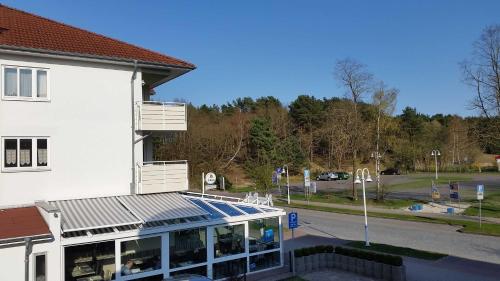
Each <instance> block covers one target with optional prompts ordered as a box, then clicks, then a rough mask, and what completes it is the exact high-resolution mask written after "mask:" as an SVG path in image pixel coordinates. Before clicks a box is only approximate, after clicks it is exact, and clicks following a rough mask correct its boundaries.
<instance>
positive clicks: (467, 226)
mask: <svg viewBox="0 0 500 281" xmlns="http://www.w3.org/2000/svg"><path fill="white" fill-rule="evenodd" d="M275 205H277V206H283V207H285V206H286V207H291V208H298V209H309V210H315V211H323V212H332V213H339V214H349V215H359V216H362V215H363V211H361V210H349V209H342V208H332V207H323V206H313V205H305V204H295V203H293V204H290V205H288V204H286V203H284V202H279V201H277V202H275ZM368 216H370V217H377V218H385V219H397V220H404V221H416V222H427V223H438V224H448V225H456V226H461V227H462V228H461V229H460V230H459V231H460V232H464V233H473V234H483V235H492V236H500V224H492V223H483V224H482V227H481V228H479V222H476V221H466V220H459V219H451V218H450V219H446V218H428V217H421V216H412V215H401V214H387V213H377V212H369V213H368Z"/></svg>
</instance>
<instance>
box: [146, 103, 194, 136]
mask: <svg viewBox="0 0 500 281" xmlns="http://www.w3.org/2000/svg"><path fill="white" fill-rule="evenodd" d="M136 130H140V131H186V130H187V114H186V104H184V103H178V102H158V101H144V102H139V103H137V107H136Z"/></svg>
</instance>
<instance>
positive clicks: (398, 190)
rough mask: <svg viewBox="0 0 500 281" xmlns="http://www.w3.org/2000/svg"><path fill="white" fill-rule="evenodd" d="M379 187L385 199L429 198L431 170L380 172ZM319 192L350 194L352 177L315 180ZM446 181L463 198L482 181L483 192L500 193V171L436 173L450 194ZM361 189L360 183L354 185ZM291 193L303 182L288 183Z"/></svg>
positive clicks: (370, 186) (371, 186) (370, 188)
mask: <svg viewBox="0 0 500 281" xmlns="http://www.w3.org/2000/svg"><path fill="white" fill-rule="evenodd" d="M380 177H381V179H380V181H381V186H383V188H384V192H385V194H386V198H397V199H416V200H427V199H430V192H431V186H432V181H433V180H434V173H418V174H409V175H381V176H380ZM372 179H373V182H367V183H366V188H367V196H368V197H369V198H374V197H375V189H376V179H375V177H374V176H372ZM314 181H315V182H316V187H317V191H318V192H328V193H342V192H345V193H346V194H347V193H350V190H351V188H352V180H351V179H349V180H338V181H316V180H315V178H314ZM449 182H458V183H459V186H460V196H461V197H462V198H464V199H472V198H474V196H475V192H476V186H477V185H478V184H483V185H484V186H485V189H486V194H488V193H490V192H500V173H484V174H479V173H474V174H465V173H464V174H459V173H442V174H440V175H439V181H438V183H437V184H436V187H437V188H438V190H439V192H440V193H441V194H442V196H447V194H448V193H449V185H448V184H449ZM357 187H358V190H359V192H361V184H358V185H357ZM290 188H291V192H292V193H303V192H304V184H303V182H292V183H290Z"/></svg>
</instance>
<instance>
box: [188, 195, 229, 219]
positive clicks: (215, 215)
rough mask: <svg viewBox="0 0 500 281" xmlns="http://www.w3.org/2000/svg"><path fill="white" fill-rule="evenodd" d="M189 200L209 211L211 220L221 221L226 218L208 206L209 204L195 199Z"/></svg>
mask: <svg viewBox="0 0 500 281" xmlns="http://www.w3.org/2000/svg"><path fill="white" fill-rule="evenodd" d="M189 200H191V202H193V203H194V204H196V205H197V206H198V207H200V208H202V209H203V210H205V211H207V212H208V213H209V217H210V218H211V219H220V218H223V217H225V216H224V215H223V214H221V213H220V212H218V211H217V210H215V209H214V208H212V207H210V206H209V205H207V203H205V202H203V201H202V200H199V199H195V198H189Z"/></svg>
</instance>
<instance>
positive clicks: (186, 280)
mask: <svg viewBox="0 0 500 281" xmlns="http://www.w3.org/2000/svg"><path fill="white" fill-rule="evenodd" d="M163 280H164V281H212V279H210V278H207V277H205V276H201V275H194V274H181V275H177V276H174V277H170V278H167V279H163Z"/></svg>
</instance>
